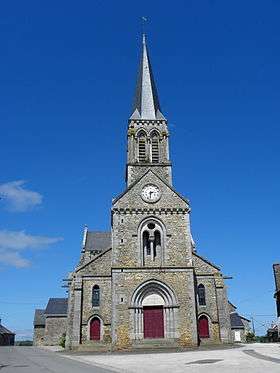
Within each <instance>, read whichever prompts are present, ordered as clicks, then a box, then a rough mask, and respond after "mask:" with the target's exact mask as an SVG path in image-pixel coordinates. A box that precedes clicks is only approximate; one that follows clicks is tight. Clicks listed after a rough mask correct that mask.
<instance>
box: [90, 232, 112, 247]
mask: <svg viewBox="0 0 280 373" xmlns="http://www.w3.org/2000/svg"><path fill="white" fill-rule="evenodd" d="M111 243H112V241H111V232H90V231H88V232H87V236H86V243H85V250H86V251H95V250H96V251H105V250H107V249H109V248H110V247H111Z"/></svg>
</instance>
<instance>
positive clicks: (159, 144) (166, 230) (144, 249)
mask: <svg viewBox="0 0 280 373" xmlns="http://www.w3.org/2000/svg"><path fill="white" fill-rule="evenodd" d="M190 211H191V208H190V203H189V201H188V200H187V199H186V198H185V197H183V196H182V195H181V194H180V193H179V192H178V191H177V190H175V189H174V187H173V185H172V162H171V158H170V154H169V129H168V122H167V119H166V118H165V116H164V113H163V111H162V109H161V106H160V102H159V96H158V93H157V88H156V84H155V80H154V77H153V73H152V67H151V61H150V58H149V54H148V48H147V43H146V39H145V35H143V42H142V51H141V57H140V66H139V73H138V78H137V85H136V92H135V100H134V106H133V110H132V113H131V116H130V117H129V119H128V128H127V164H126V188H125V190H124V191H123V192H122V193H121V194H119V195H118V196H116V197H115V198H114V199H113V201H112V208H111V231H110V232H98V231H91V230H89V229H88V228H85V230H84V235H83V240H82V250H81V257H80V262H79V263H78V265H77V267H76V268H75V270H74V271H73V272H71V274H70V275H69V278H68V279H67V282H68V301H67V305H66V308H65V304H64V314H62V313H61V314H60V313H59V311H57V312H58V313H57V314H55V312H54V310H55V307H56V306H55V304H56V303H57V301H56V300H52V302H53V303H52V306H48V308H49V311H48V312H47V315H46V320H47V319H48V318H49V319H50V320H51V319H52V320H53V321H52V323H53V324H50V327H49V333H50V335H51V333H55V331H57V330H58V329H59V327H61V325H63V328H65V332H66V348H68V349H73V350H87V349H89V350H92V351H101V350H104V351H109V350H135V349H141V348H145V349H146V348H147V349H148V348H152V349H154V348H156V347H167V348H168V347H178V348H187V347H195V346H198V345H201V344H225V343H231V341H232V335H231V322H230V307H229V302H228V299H227V289H226V285H225V282H224V280H225V277H224V276H223V274H222V272H221V270H220V268H219V267H217V266H216V265H215V264H213V263H211V262H210V261H208V260H207V259H205V258H204V257H203V256H201V255H200V254H198V253H197V251H196V248H195V244H194V241H193V239H192V235H191V227H190ZM51 299H54V298H51ZM62 303H63V302H62ZM50 310H52V311H53V314H51V312H50ZM65 310H66V311H65ZM52 315H53V317H51V316H52ZM51 325H53V327H51ZM47 337H48V336H47Z"/></svg>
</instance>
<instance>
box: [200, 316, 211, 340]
mask: <svg viewBox="0 0 280 373" xmlns="http://www.w3.org/2000/svg"><path fill="white" fill-rule="evenodd" d="M198 334H199V337H200V338H209V336H210V335H209V322H208V318H207V317H206V316H204V315H202V316H200V317H199V319H198Z"/></svg>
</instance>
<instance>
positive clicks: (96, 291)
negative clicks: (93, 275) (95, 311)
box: [92, 285, 100, 307]
mask: <svg viewBox="0 0 280 373" xmlns="http://www.w3.org/2000/svg"><path fill="white" fill-rule="evenodd" d="M99 305H100V288H99V286H98V285H94V287H93V288H92V306H93V307H98V306H99Z"/></svg>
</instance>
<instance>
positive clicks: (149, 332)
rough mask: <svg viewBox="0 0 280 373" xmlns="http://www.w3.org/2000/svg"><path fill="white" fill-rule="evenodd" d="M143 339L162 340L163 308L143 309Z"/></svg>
mask: <svg viewBox="0 0 280 373" xmlns="http://www.w3.org/2000/svg"><path fill="white" fill-rule="evenodd" d="M143 310H144V338H164V322H163V307H162V306H151V307H144V308H143Z"/></svg>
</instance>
